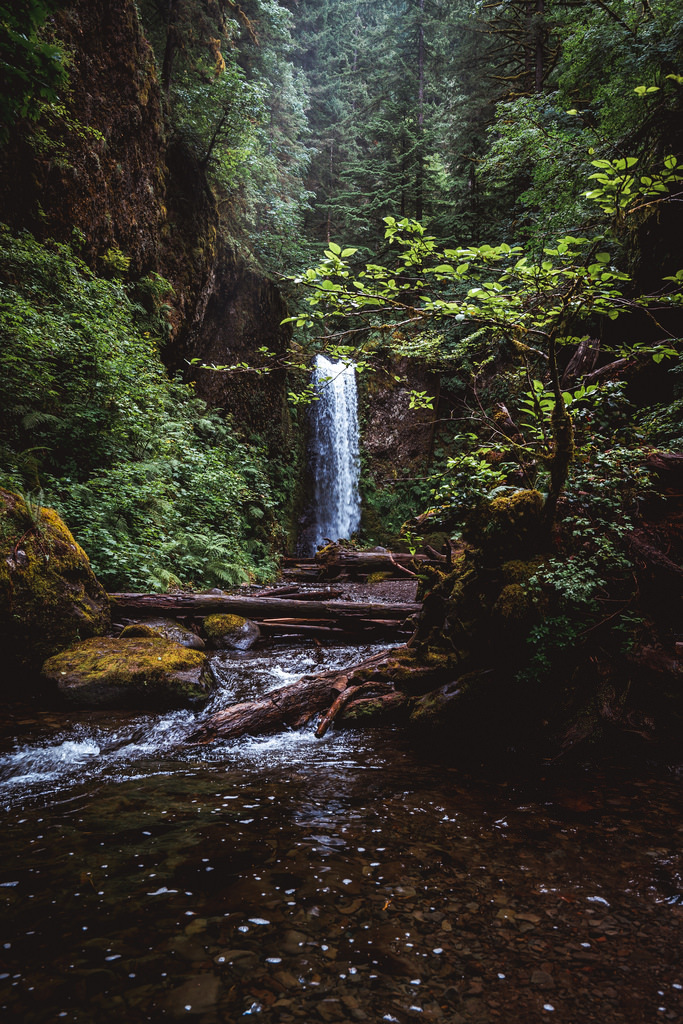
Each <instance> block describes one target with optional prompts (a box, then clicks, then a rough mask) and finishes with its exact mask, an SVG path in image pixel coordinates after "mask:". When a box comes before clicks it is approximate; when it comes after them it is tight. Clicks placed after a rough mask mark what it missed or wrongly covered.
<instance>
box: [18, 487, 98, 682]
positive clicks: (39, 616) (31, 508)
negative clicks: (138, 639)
mask: <svg viewBox="0 0 683 1024" xmlns="http://www.w3.org/2000/svg"><path fill="white" fill-rule="evenodd" d="M110 621H111V620H110V612H109V599H108V597H107V594H106V593H105V591H104V588H103V587H102V586H101V585H100V583H99V582H98V581H97V579H96V578H95V574H94V573H93V571H92V569H91V568H90V562H89V561H88V556H87V555H86V553H85V551H83V549H82V548H81V547H80V546H79V545H78V544H77V543H76V541H75V540H74V538H73V536H72V535H71V533H70V532H69V530H68V528H67V526H66V525H65V523H64V522H63V520H62V519H61V518H60V517H59V516H58V515H57V513H56V512H55V511H53V509H50V508H44V507H42V506H41V505H39V504H38V503H37V502H36V503H32V502H29V504H28V505H27V503H26V501H25V500H24V498H22V497H20V496H19V495H18V494H12V493H11V492H10V491H5V490H2V488H0V656H1V657H2V661H3V665H7V663H9V664H10V665H15V666H16V665H18V666H20V667H21V668H24V669H29V670H36V672H37V671H38V670H39V669H40V666H41V665H42V663H43V662H44V661H45V659H46V658H48V657H49V656H50V655H51V654H55V653H56V652H57V651H59V650H62V649H63V648H64V647H67V646H68V645H69V644H70V643H73V642H74V640H79V639H84V638H86V637H91V636H97V635H100V634H102V633H104V632H106V630H107V629H108V628H109V626H110ZM22 696H23V695H22Z"/></svg>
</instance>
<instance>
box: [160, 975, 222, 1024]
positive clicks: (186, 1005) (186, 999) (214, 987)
mask: <svg viewBox="0 0 683 1024" xmlns="http://www.w3.org/2000/svg"><path fill="white" fill-rule="evenodd" d="M221 989H222V985H221V982H220V979H219V978H217V977H216V976H215V975H213V974H199V975H197V977H195V978H190V980H189V981H186V982H185V984H184V985H181V986H180V987H179V988H176V989H174V990H173V991H172V992H169V994H168V998H167V1000H166V1005H167V1008H168V1010H169V1011H170V1012H171V1014H173V1016H174V1017H185V1016H187V1015H188V1014H193V1015H194V1014H201V1013H206V1012H207V1011H209V1010H211V1009H213V1007H214V1006H215V1005H216V1003H217V1001H218V999H219V996H220V994H221Z"/></svg>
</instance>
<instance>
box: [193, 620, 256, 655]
mask: <svg viewBox="0 0 683 1024" xmlns="http://www.w3.org/2000/svg"><path fill="white" fill-rule="evenodd" d="M204 635H205V637H206V639H207V640H208V641H209V643H210V644H211V646H212V647H231V648H233V649H234V650H236V651H246V650H248V649H249V648H250V647H253V645H254V644H255V643H256V641H257V640H258V638H259V637H260V636H261V630H260V629H259V628H258V626H257V625H256V623H255V622H252V621H251V619H243V618H242V616H241V615H207V617H206V618H205V619H204Z"/></svg>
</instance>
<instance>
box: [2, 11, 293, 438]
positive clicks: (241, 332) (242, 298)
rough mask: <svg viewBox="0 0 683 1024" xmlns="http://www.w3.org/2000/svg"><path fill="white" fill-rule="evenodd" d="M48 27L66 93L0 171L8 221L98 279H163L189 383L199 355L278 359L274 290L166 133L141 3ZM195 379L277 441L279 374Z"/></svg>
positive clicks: (175, 350) (21, 138)
mask: <svg viewBox="0 0 683 1024" xmlns="http://www.w3.org/2000/svg"><path fill="white" fill-rule="evenodd" d="M52 30H53V31H54V34H55V36H56V37H57V38H58V39H59V40H60V42H61V43H62V44H63V46H64V47H65V48H66V50H67V51H68V52H69V55H70V84H69V89H68V92H67V93H65V95H64V97H63V100H64V102H63V106H61V107H60V108H55V109H52V110H50V111H48V112H47V113H46V114H45V115H44V116H43V118H42V120H41V122H40V123H39V125H38V130H37V131H28V132H26V131H21V130H19V131H17V132H15V133H14V137H13V138H12V140H11V143H10V145H9V147H8V148H7V149H6V151H5V153H4V155H3V158H2V165H1V166H0V220H1V221H3V222H5V223H7V224H8V225H9V226H10V227H11V228H12V229H14V230H20V229H22V228H27V229H28V230H30V231H31V232H32V233H33V234H35V235H36V236H37V237H38V238H39V239H41V240H46V239H49V238H52V239H55V240H57V241H61V242H69V243H72V244H74V245H75V246H76V247H79V248H80V251H81V254H82V256H83V258H84V259H85V260H86V262H87V263H88V264H89V265H90V266H91V267H92V268H93V269H94V270H95V272H96V273H100V274H105V275H107V274H110V273H115V272H116V273H121V274H122V275H123V276H124V278H125V279H127V280H135V279H137V278H138V277H141V276H144V275H146V274H149V273H150V272H157V273H160V274H161V275H162V276H163V277H165V278H166V279H167V280H168V281H169V282H170V283H171V285H172V286H173V294H172V295H171V296H169V297H168V299H167V302H168V306H169V313H168V316H169V320H170V326H171V341H170V343H169V345H167V346H166V348H165V350H164V353H163V356H164V359H165V361H166V362H167V364H168V365H169V368H171V369H173V370H175V369H181V370H183V371H184V372H185V373H186V374H187V373H188V367H187V362H186V360H187V359H188V358H191V357H199V358H201V359H203V360H206V361H207V362H216V363H221V364H225V363H231V362H236V361H241V360H244V361H252V360H254V359H255V358H256V350H257V349H258V348H259V347H261V346H267V347H268V348H269V349H271V350H275V351H278V352H282V351H284V350H285V349H286V346H287V343H288V333H287V331H286V330H285V329H284V328H282V327H281V326H280V321H281V320H282V319H283V317H284V316H285V315H286V310H285V307H284V303H283V300H282V298H281V296H280V293H279V291H278V289H277V287H276V286H275V285H274V284H273V283H272V282H271V281H269V280H268V279H267V278H266V277H265V276H264V275H262V274H261V273H259V272H258V270H256V269H254V268H252V267H249V266H247V264H246V262H245V260H244V258H242V257H241V256H240V255H238V253H237V252H236V250H235V248H234V247H233V246H232V245H231V244H230V241H229V238H228V237H227V234H228V232H227V230H226V228H225V226H223V225H221V223H220V221H219V216H218V211H217V207H216V202H215V199H214V196H213V194H212V192H211V189H210V187H209V185H208V182H207V180H206V176H205V174H204V172H203V170H202V169H201V168H200V166H199V164H198V162H197V160H196V158H195V157H194V155H193V154H192V152H191V151H190V150H189V149H188V147H187V146H186V145H184V144H183V143H182V142H180V141H178V140H177V139H174V138H173V136H172V134H171V133H169V132H168V129H167V126H166V125H165V122H164V114H163V104H162V98H161V92H160V88H159V82H158V78H157V70H156V65H155V60H154V55H153V53H152V50H151V48H150V46H149V44H148V42H147V40H146V39H145V36H144V32H143V29H142V26H141V24H140V22H139V20H138V16H137V11H136V7H135V4H134V3H133V2H132V0H77V2H74V3H69V4H67V5H65V7H64V9H63V10H62V11H60V12H59V14H58V15H57V16H56V18H55V20H54V23H53V25H52ZM196 376H197V390H198V392H199V393H200V394H201V395H202V396H203V397H204V398H205V399H206V400H207V401H208V402H209V403H210V404H211V405H214V406H219V407H223V408H226V409H227V410H229V411H231V412H234V413H235V417H236V419H237V421H238V422H240V423H242V424H244V425H246V426H248V427H251V428H254V429H257V430H259V431H265V432H272V431H274V433H275V435H277V443H278V444H281V443H282V440H283V437H284V434H286V433H287V432H288V429H289V425H288V420H287V414H286V405H285V401H284V395H285V389H284V374H283V373H278V374H274V375H272V376H271V375H269V376H264V377H258V378H254V377H253V376H252V377H251V378H249V376H248V375H241V376H240V375H238V376H237V377H228V376H226V375H225V374H220V375H218V374H212V373H208V372H206V371H205V372H199V373H198V374H197V375H196ZM266 428H267V430H266ZM283 432H284V434H283Z"/></svg>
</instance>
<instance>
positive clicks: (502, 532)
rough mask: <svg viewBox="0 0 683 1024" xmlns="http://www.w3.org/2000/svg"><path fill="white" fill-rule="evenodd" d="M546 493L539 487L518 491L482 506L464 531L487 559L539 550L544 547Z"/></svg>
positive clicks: (518, 556)
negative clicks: (537, 489)
mask: <svg viewBox="0 0 683 1024" xmlns="http://www.w3.org/2000/svg"><path fill="white" fill-rule="evenodd" d="M543 504H544V503H543V495H542V494H541V493H540V492H539V491H533V490H524V491H515V492H514V493H512V494H504V495H501V496H500V497H498V498H494V499H493V501H490V502H487V503H486V504H484V505H482V506H480V507H479V509H478V510H477V511H476V512H475V513H474V514H473V515H472V517H471V519H470V522H469V523H468V524H467V528H466V530H465V531H464V533H463V535H464V537H465V540H467V541H468V542H469V543H471V544H472V545H474V547H476V548H479V549H480V550H481V552H482V557H483V559H484V560H486V561H487V562H488V563H491V564H493V563H498V564H499V563H500V562H503V561H505V560H506V559H509V558H515V559H519V558H520V557H522V558H523V557H524V556H525V555H526V554H531V553H537V552H538V551H539V550H540V549H542V548H543V547H544V544H545V533H546V532H547V531H546V527H545V523H544V518H543Z"/></svg>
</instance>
